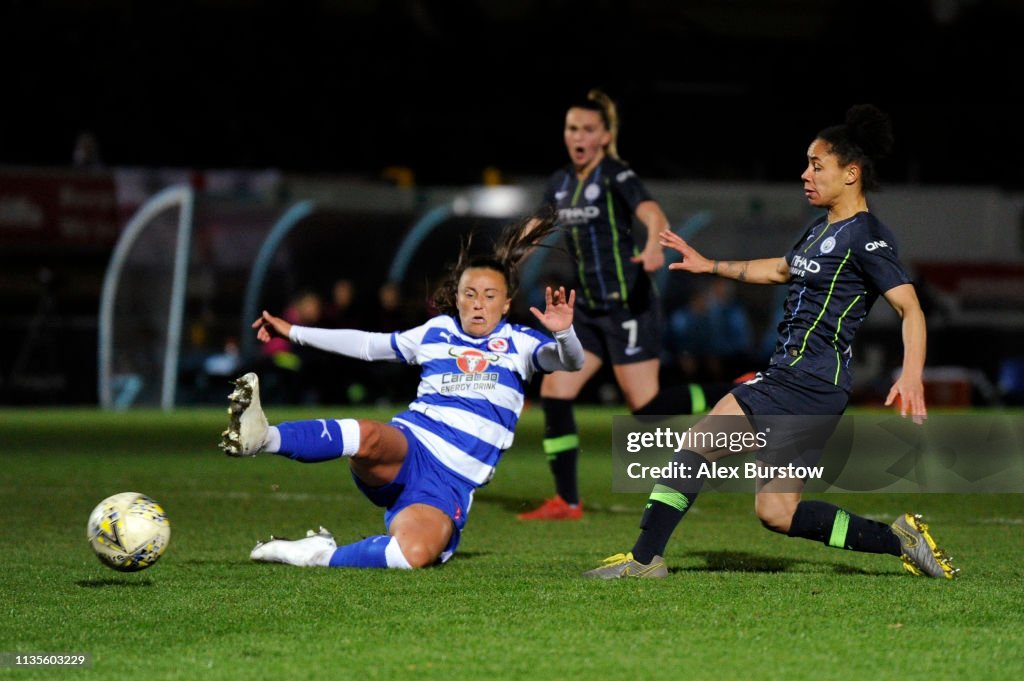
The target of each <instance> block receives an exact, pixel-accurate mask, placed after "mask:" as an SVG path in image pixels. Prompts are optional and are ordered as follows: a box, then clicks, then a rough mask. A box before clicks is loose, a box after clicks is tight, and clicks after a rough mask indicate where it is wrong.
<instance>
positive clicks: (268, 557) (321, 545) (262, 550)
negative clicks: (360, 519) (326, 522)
mask: <svg viewBox="0 0 1024 681" xmlns="http://www.w3.org/2000/svg"><path fill="white" fill-rule="evenodd" d="M337 548H338V545H337V543H335V541H334V536H333V535H332V534H331V533H330V532H328V531H327V530H325V529H324V528H323V527H321V528H320V530H319V531H317V532H314V531H313V530H309V531H307V532H306V536H305V537H304V538H303V539H295V540H291V539H278V538H276V537H271V538H270V540H269V541H265V542H262V541H261V542H258V543H257V544H256V547H255V548H254V549H253V550H252V553H250V554H249V558H251V559H252V560H254V561H256V562H258V563H285V564H286V565H298V566H299V567H315V566H320V567H323V566H326V565H327V564H328V563H329V562H330V560H331V556H332V555H334V551H335V549H337Z"/></svg>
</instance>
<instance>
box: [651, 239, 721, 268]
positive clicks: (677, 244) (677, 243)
mask: <svg viewBox="0 0 1024 681" xmlns="http://www.w3.org/2000/svg"><path fill="white" fill-rule="evenodd" d="M658 241H659V243H661V245H662V246H664V247H665V248H671V249H672V250H673V251H676V252H677V253H679V255H681V256H683V257H682V258H681V259H680V261H679V262H673V263H669V266H668V268H669V269H670V270H682V271H684V272H693V273H695V274H701V273H704V272H710V271H711V266H712V262H711V261H710V260H708V259H707V258H705V257H704V256H703V255H701V254H700V253H698V252H697V250H696V249H695V248H694V247H693V246H691V245H690V244H688V243H686V240H685V239H683V237H681V236H679V235H678V234H676V233H675V232H673V231H672V230H669V229H666V230H665V231H663V232H661V233H660V234H659V235H658Z"/></svg>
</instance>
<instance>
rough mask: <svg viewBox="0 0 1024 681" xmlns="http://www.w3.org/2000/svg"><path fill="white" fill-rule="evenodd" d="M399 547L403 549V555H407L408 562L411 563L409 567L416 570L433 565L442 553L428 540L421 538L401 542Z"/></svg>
mask: <svg viewBox="0 0 1024 681" xmlns="http://www.w3.org/2000/svg"><path fill="white" fill-rule="evenodd" d="M399 548H400V549H401V550H402V555H403V556H405V560H406V562H408V563H409V567H411V568H413V569H414V570H417V569H419V568H425V567H429V566H431V565H433V564H434V563H436V562H437V559H438V557H439V556H440V555H441V554H440V553H439V552H438V551H436V550H435V549H434V548H433V547H431V546H429V544H428V543H427V542H423V541H419V540H406V541H405V542H404V543H402V542H399Z"/></svg>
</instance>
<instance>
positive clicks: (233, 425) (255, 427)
mask: <svg viewBox="0 0 1024 681" xmlns="http://www.w3.org/2000/svg"><path fill="white" fill-rule="evenodd" d="M234 385H235V389H234V390H233V391H231V394H230V395H228V417H229V419H230V420H229V421H228V429H227V430H225V431H224V432H223V433H221V441H220V445H219V447H220V448H221V449H223V450H224V453H225V454H227V455H228V456H256V454H257V453H258V452H260V451H261V450H262V449H263V447H264V445H265V444H266V441H267V431H268V429H269V427H270V426H269V424H268V423H267V417H266V415H265V414H264V413H263V407H262V406H260V379H259V377H258V376H257V375H256V374H254V373H252V372H249V373H247V374H245V375H244V376H242V377H240V378H237V379H235V380H234Z"/></svg>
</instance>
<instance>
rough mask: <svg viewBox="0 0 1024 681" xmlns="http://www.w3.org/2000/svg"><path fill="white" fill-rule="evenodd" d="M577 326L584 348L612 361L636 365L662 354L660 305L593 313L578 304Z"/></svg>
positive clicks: (662, 335)
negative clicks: (639, 310) (642, 309)
mask: <svg viewBox="0 0 1024 681" xmlns="http://www.w3.org/2000/svg"><path fill="white" fill-rule="evenodd" d="M572 325H573V328H574V329H575V330H576V336H577V337H578V338H579V339H580V343H581V344H582V345H583V349H584V350H587V351H588V352H592V353H594V354H595V355H597V356H598V357H600V358H601V359H602V360H603V361H605V362H611V363H612V364H634V363H636V362H643V361H646V360H649V359H658V358H660V357H661V344H662V339H663V338H664V330H665V324H664V321H663V318H662V314H661V308H660V307H659V306H658V305H651V306H649V307H648V308H647V309H646V310H644V311H643V312H639V313H635V314H634V313H633V312H631V311H629V310H628V309H618V310H612V311H610V312H592V311H588V310H587V309H586V308H585V307H584V306H582V305H581V306H578V307H577V308H576V311H575V312H574V313H573V320H572Z"/></svg>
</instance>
